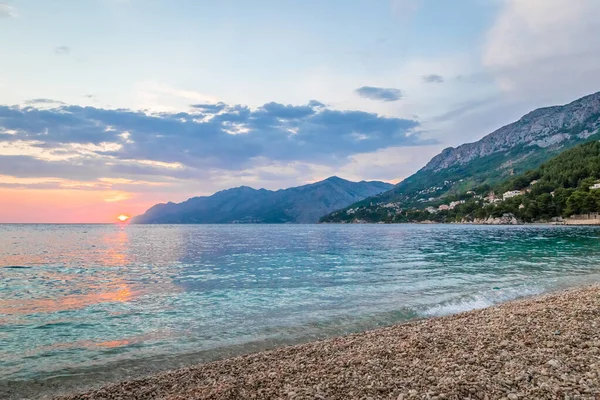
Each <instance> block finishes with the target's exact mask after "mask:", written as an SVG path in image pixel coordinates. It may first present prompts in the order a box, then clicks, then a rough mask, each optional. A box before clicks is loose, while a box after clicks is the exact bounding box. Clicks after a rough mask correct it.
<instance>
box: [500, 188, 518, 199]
mask: <svg viewBox="0 0 600 400" xmlns="http://www.w3.org/2000/svg"><path fill="white" fill-rule="evenodd" d="M522 194H523V193H521V191H520V190H509V191H508V192H504V194H503V195H502V200H506V199H510V198H512V197H516V196H521V195H522Z"/></svg>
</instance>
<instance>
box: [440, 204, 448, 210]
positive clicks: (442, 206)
mask: <svg viewBox="0 0 600 400" xmlns="http://www.w3.org/2000/svg"><path fill="white" fill-rule="evenodd" d="M449 209H450V206H449V205H448V204H442V205H441V206H439V207H438V211H446V210H449Z"/></svg>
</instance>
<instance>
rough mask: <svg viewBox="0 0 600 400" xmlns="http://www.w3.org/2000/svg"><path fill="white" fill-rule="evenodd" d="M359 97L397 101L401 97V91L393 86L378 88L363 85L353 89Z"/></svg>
mask: <svg viewBox="0 0 600 400" xmlns="http://www.w3.org/2000/svg"><path fill="white" fill-rule="evenodd" d="M354 92H355V93H356V94H357V95H359V96H360V97H363V98H365V99H369V100H379V101H397V100H400V99H401V98H402V91H401V90H400V89H393V88H379V87H374V86H363V87H360V88H358V89H356V90H355V91H354Z"/></svg>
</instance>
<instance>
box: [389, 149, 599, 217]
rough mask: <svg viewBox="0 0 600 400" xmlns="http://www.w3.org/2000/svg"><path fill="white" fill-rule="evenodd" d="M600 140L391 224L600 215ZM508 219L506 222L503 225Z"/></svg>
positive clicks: (407, 212) (403, 214)
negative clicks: (599, 213) (493, 184)
mask: <svg viewBox="0 0 600 400" xmlns="http://www.w3.org/2000/svg"><path fill="white" fill-rule="evenodd" d="M598 182H600V141H598V140H594V141H591V142H587V143H583V144H580V145H577V146H575V147H573V148H571V149H568V150H565V151H563V152H562V153H560V154H559V155H558V156H556V157H553V158H551V159H550V160H549V161H546V162H545V163H543V164H542V165H541V166H540V167H538V168H536V169H533V170H529V171H527V172H525V173H523V174H520V175H518V176H515V177H512V178H510V179H508V180H506V181H504V182H502V183H501V184H498V185H496V186H493V187H491V188H490V187H489V186H487V185H486V186H487V187H483V188H482V187H477V188H474V190H471V191H468V192H463V193H459V194H457V195H449V196H446V197H445V198H444V200H443V201H438V202H435V203H434V202H432V203H431V205H430V206H429V207H427V209H414V208H411V209H406V210H403V211H401V212H398V213H396V214H395V215H394V216H393V219H392V221H391V222H422V221H431V222H446V223H448V222H478V223H494V224H497V223H516V222H518V221H521V222H547V221H551V220H552V219H553V218H555V217H571V216H573V215H577V214H588V213H597V212H600V183H598ZM503 220H504V222H502V221H503Z"/></svg>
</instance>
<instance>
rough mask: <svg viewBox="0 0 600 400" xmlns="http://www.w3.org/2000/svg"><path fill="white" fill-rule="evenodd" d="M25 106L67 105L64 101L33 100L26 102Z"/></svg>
mask: <svg viewBox="0 0 600 400" xmlns="http://www.w3.org/2000/svg"><path fill="white" fill-rule="evenodd" d="M25 104H27V105H31V106H34V105H44V104H51V105H58V104H65V103H63V102H62V101H59V100H52V99H31V100H27V101H26V102H25Z"/></svg>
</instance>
